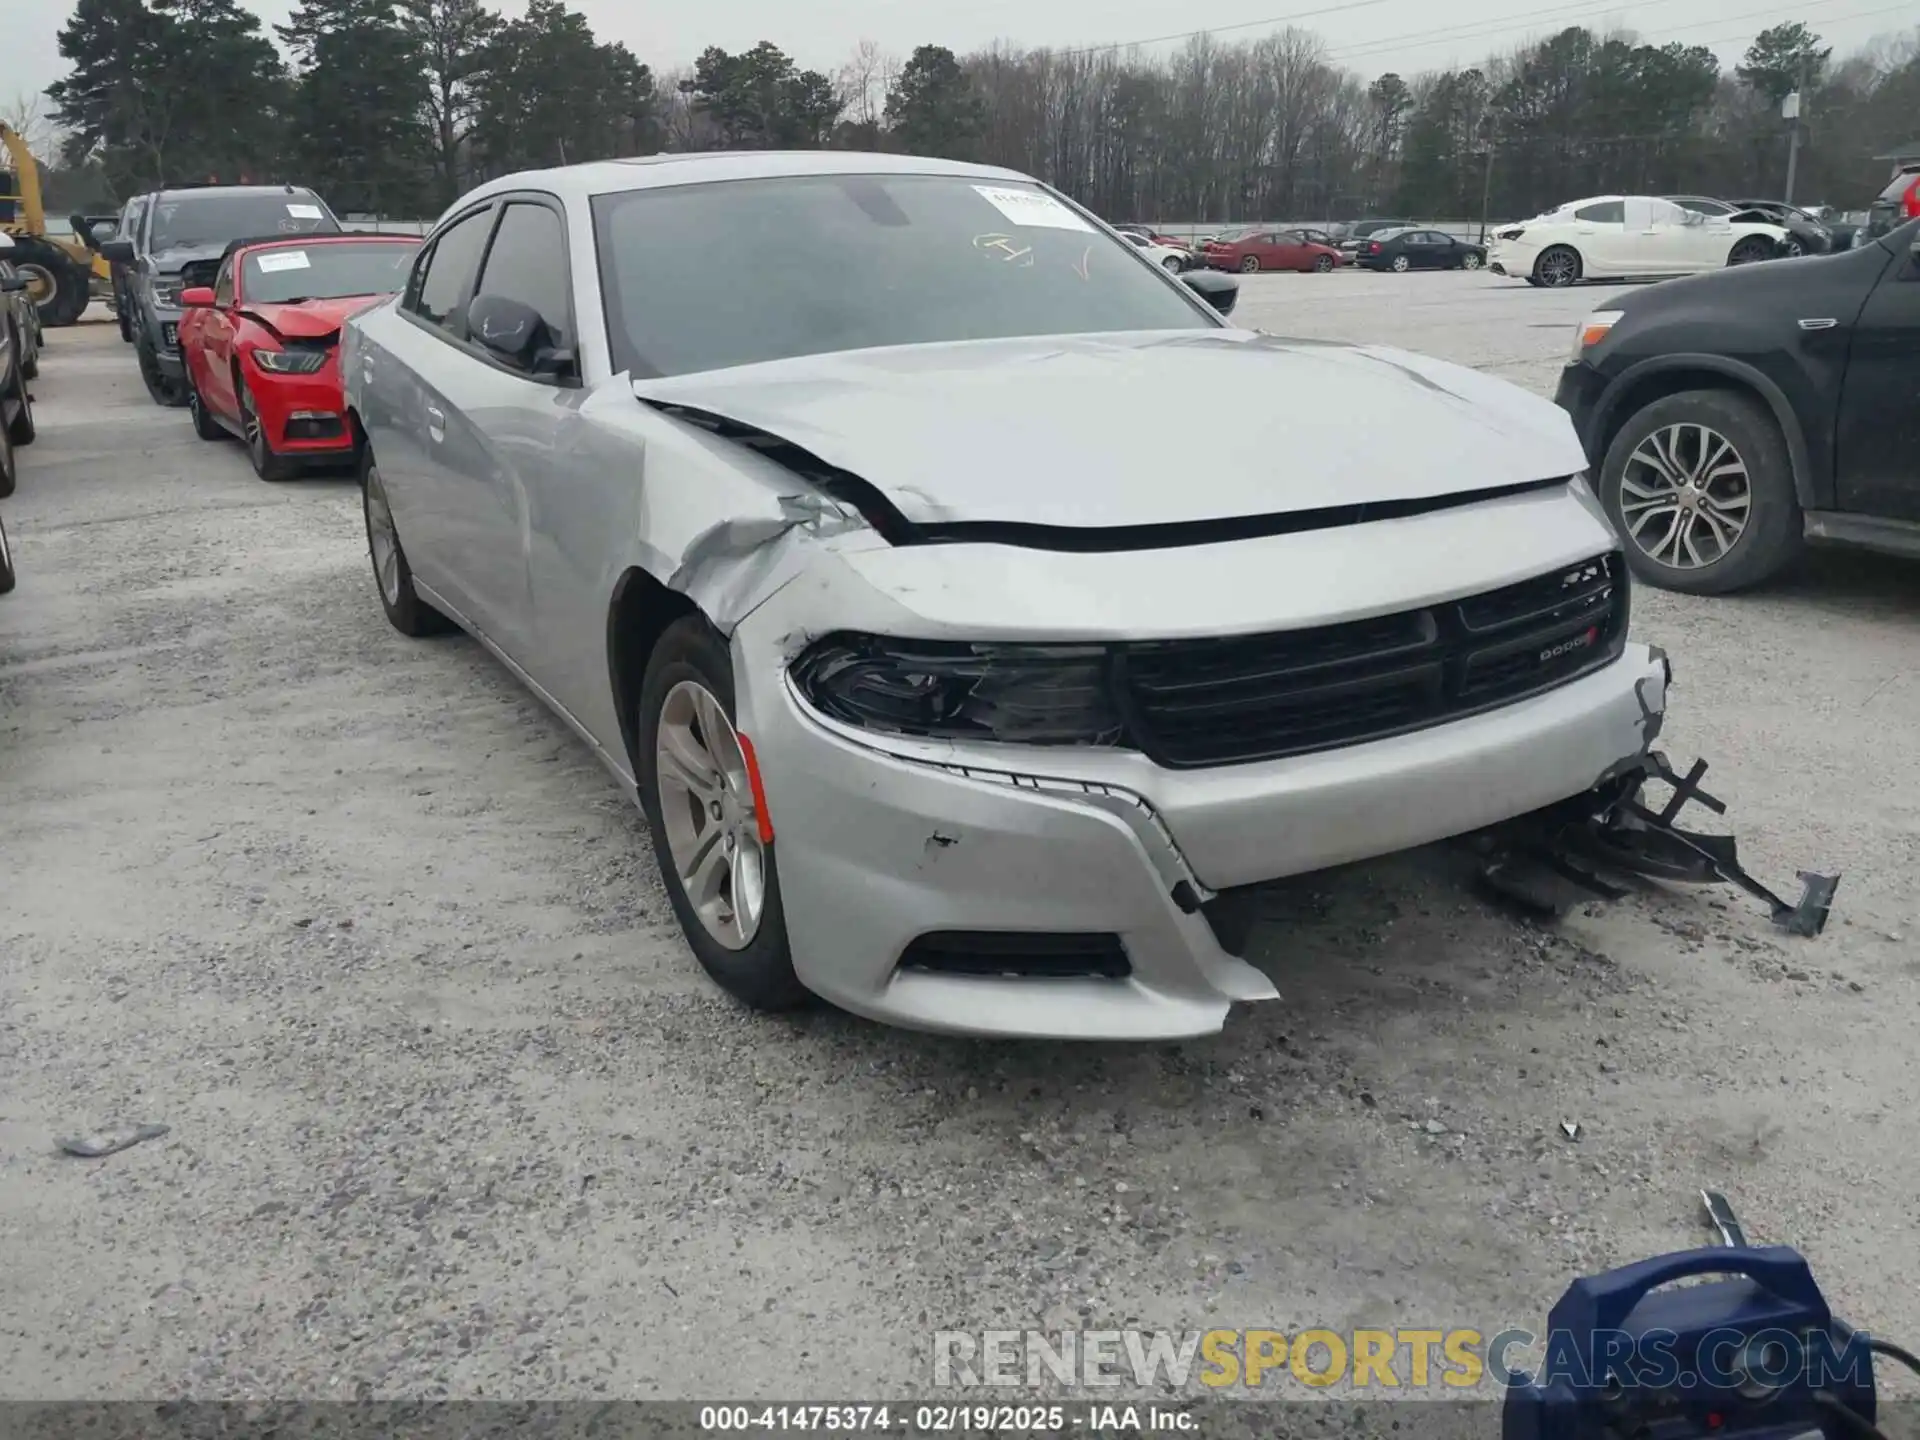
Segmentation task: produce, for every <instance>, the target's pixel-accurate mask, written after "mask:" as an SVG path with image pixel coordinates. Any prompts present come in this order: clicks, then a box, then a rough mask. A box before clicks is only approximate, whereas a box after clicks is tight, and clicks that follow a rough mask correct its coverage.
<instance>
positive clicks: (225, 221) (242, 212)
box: [147, 193, 340, 251]
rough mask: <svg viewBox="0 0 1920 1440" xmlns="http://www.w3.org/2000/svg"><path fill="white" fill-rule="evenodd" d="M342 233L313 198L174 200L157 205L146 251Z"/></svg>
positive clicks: (184, 197)
mask: <svg viewBox="0 0 1920 1440" xmlns="http://www.w3.org/2000/svg"><path fill="white" fill-rule="evenodd" d="M339 228H340V222H339V221H337V220H335V219H334V218H333V217H332V216H331V215H329V214H327V212H326V208H325V207H324V206H322V205H321V204H320V202H319V201H318V200H316V199H315V198H314V197H313V196H311V195H288V194H284V193H282V194H273V195H176V196H169V197H168V198H166V199H164V200H161V201H158V202H157V203H156V204H155V205H154V207H153V233H152V235H151V237H150V238H149V239H148V241H147V248H148V249H149V250H155V251H159V250H175V249H179V248H181V247H184V246H189V245H195V246H202V245H224V244H225V243H226V242H227V241H229V240H239V239H242V238H244V237H246V236H249V235H327V234H332V233H334V232H336V231H338V230H339Z"/></svg>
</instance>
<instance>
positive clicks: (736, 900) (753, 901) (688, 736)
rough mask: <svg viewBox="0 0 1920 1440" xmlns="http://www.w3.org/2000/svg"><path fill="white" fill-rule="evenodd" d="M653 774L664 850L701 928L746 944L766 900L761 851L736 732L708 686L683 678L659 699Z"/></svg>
mask: <svg viewBox="0 0 1920 1440" xmlns="http://www.w3.org/2000/svg"><path fill="white" fill-rule="evenodd" d="M654 775H655V779H656V781H657V784H658V787H659V794H660V823H661V825H662V827H663V828H664V829H665V831H666V838H667V851H668V853H669V854H670V855H672V857H673V868H674V871H675V872H676V873H677V874H678V876H679V877H680V884H681V885H682V887H683V888H684V889H685V890H686V895H687V903H688V905H690V906H691V907H692V908H693V912H694V913H695V914H696V915H698V916H699V917H700V923H701V924H702V925H703V926H705V927H706V930H707V933H708V934H709V935H711V936H713V938H714V939H715V940H717V941H719V942H720V943H721V944H722V945H724V946H726V947H727V949H729V950H744V949H745V948H746V947H747V946H748V945H750V944H752V943H753V937H754V936H755V935H756V934H758V933H759V930H760V918H761V916H762V914H763V913H764V912H765V910H766V903H767V854H766V848H765V846H764V845H763V844H762V843H761V840H760V812H759V808H758V807H757V806H756V805H755V803H754V797H753V786H752V783H751V782H750V781H749V780H748V778H747V761H746V755H745V753H744V751H743V750H742V749H741V746H740V736H739V734H738V733H737V732H736V731H735V730H734V728H733V722H732V721H731V720H729V719H728V718H727V712H726V711H725V710H724V709H723V708H722V707H721V704H720V701H719V700H718V699H716V698H715V696H714V694H713V692H712V691H711V690H708V689H707V688H706V686H704V685H702V684H700V683H699V682H698V681H694V680H682V681H681V682H680V683H679V684H677V685H675V686H674V687H673V688H672V689H671V690H669V691H668V692H667V698H666V699H665V700H664V701H663V702H661V706H660V723H659V726H658V728H657V735H656V738H655V741H654Z"/></svg>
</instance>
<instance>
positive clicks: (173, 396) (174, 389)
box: [133, 335, 186, 410]
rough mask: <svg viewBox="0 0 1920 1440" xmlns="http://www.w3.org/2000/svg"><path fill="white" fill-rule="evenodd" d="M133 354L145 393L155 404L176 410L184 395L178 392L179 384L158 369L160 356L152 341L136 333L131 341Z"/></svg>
mask: <svg viewBox="0 0 1920 1440" xmlns="http://www.w3.org/2000/svg"><path fill="white" fill-rule="evenodd" d="M133 356H134V359H135V360H136V361H138V362H139V365H140V379H141V381H142V383H144V384H145V385H146V387H147V394H148V396H149V397H151V399H152V400H153V403H154V404H156V405H162V406H165V407H166V408H167V409H169V410H176V409H178V408H179V407H180V406H181V405H183V404H185V403H186V396H184V395H182V394H181V393H180V388H179V386H177V385H175V384H174V382H173V381H171V380H169V379H168V378H167V377H166V374H165V373H164V372H163V371H162V370H161V369H160V357H159V355H157V354H156V353H155V352H154V348H153V343H152V342H151V341H149V340H148V339H147V338H146V336H145V335H136V336H135V337H134V341H133Z"/></svg>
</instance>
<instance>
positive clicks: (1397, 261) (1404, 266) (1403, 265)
mask: <svg viewBox="0 0 1920 1440" xmlns="http://www.w3.org/2000/svg"><path fill="white" fill-rule="evenodd" d="M1393 268H1394V269H1395V270H1398V271H1399V272H1400V273H1402V274H1405V273H1406V272H1407V271H1408V270H1411V269H1412V268H1413V262H1412V261H1411V260H1409V259H1407V257H1406V256H1404V255H1396V256H1394V257H1393Z"/></svg>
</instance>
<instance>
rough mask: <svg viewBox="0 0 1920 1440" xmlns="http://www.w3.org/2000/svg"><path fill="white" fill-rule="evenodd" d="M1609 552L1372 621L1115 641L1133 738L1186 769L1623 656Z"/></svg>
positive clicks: (1470, 708)
mask: <svg viewBox="0 0 1920 1440" xmlns="http://www.w3.org/2000/svg"><path fill="white" fill-rule="evenodd" d="M1627 612H1628V590H1627V572H1626V567H1625V565H1624V563H1623V562H1622V559H1621V557H1620V556H1619V555H1618V554H1610V555H1602V556H1599V557H1598V558H1596V559H1593V560H1589V561H1585V562H1582V563H1581V564H1579V565H1575V566H1571V567H1569V568H1568V569H1566V570H1563V571H1556V572H1554V573H1552V574H1549V575H1543V576H1540V577H1539V578H1537V579H1533V580H1523V581H1521V582H1520V583H1519V584H1517V585H1508V586H1505V587H1503V588H1501V589H1499V590H1493V591H1488V592H1487V593H1485V594H1482V595H1474V596H1470V597H1468V598H1467V599H1464V600H1456V601H1451V602H1449V603H1447V604H1444V605H1434V606H1429V607H1427V608H1425V609H1420V610H1408V611H1403V612H1401V613H1399V614H1395V615H1387V616H1382V617H1380V618H1378V619H1374V620H1362V621H1358V622H1355V623H1352V624H1344V625H1331V626H1325V627H1321V628H1319V629H1312V630H1297V631H1287V632H1283V633H1279V634H1272V635H1253V636H1245V637H1242V638H1238V639H1231V640H1197V641H1172V642H1154V643H1136V644H1130V645H1125V646H1122V647H1119V650H1118V652H1117V654H1116V657H1115V670H1116V679H1117V681H1118V684H1119V690H1120V695H1121V697H1122V702H1123V703H1122V710H1123V714H1124V716H1125V719H1126V721H1127V730H1128V733H1129V738H1130V739H1131V740H1132V741H1133V742H1134V743H1135V744H1137V745H1138V746H1139V748H1140V749H1141V750H1143V751H1145V752H1146V753H1147V755H1148V756H1150V757H1151V758H1152V759H1153V760H1155V761H1156V762H1158V763H1159V764H1162V765H1165V766H1168V767H1171V768H1176V769H1191V768H1194V767H1198V766H1206V765H1232V764H1241V763H1245V762H1249V761H1254V760H1272V759H1277V758H1279V757H1281V756H1286V755H1303V754H1307V753H1309V752H1311V751H1315V750H1325V749H1331V748H1333V747H1335V746H1342V745H1355V744H1359V743H1362V742H1364V741H1368V740H1379V739H1384V738H1386V737H1387V736H1390V735H1399V734H1404V733H1406V732H1407V731H1411V730H1421V729H1425V728H1427V727H1429V726H1433V725H1441V724H1445V723H1446V722H1447V721H1449V720H1456V719H1459V718H1461V717H1462V716H1465V715H1470V714H1474V713H1476V712H1479V711H1483V710H1491V709H1494V708H1496V707H1498V706H1502V705H1509V704H1512V703H1513V702H1515V701H1517V700H1522V699H1525V698H1527V697H1528V696H1531V695H1537V694H1539V693H1541V692H1542V691H1545V690H1551V689H1553V688H1555V687H1557V686H1560V685H1564V684H1566V683H1567V682H1568V681H1571V680H1574V679H1576V678H1578V677H1579V676H1581V675H1584V674H1587V673H1588V672H1589V671H1592V670H1595V669H1598V668H1599V667H1600V666H1602V665H1604V664H1606V663H1607V662H1609V661H1610V660H1612V659H1614V658H1615V657H1617V656H1618V655H1619V654H1620V651H1621V647H1622V646H1623V645H1624V644H1625V642H1626V634H1627Z"/></svg>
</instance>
